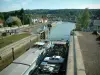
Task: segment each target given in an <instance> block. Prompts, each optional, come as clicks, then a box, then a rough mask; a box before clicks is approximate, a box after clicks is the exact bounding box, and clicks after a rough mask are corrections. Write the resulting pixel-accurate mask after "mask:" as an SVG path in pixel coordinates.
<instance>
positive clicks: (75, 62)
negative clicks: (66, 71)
mask: <svg viewBox="0 0 100 75" xmlns="http://www.w3.org/2000/svg"><path fill="white" fill-rule="evenodd" d="M74 34H75V33H74V31H73V55H74V57H73V59H74V75H77V61H76V48H75V38H74Z"/></svg>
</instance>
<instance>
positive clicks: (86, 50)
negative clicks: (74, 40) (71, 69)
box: [78, 32, 100, 75]
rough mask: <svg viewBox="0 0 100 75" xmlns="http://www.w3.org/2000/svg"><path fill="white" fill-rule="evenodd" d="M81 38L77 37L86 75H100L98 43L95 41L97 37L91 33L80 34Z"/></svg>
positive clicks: (99, 45) (99, 43)
mask: <svg viewBox="0 0 100 75" xmlns="http://www.w3.org/2000/svg"><path fill="white" fill-rule="evenodd" d="M80 34H82V35H83V36H78V40H79V44H80V48H81V52H82V55H83V60H84V64H85V70H86V75H100V41H96V38H97V36H96V35H92V33H91V32H80Z"/></svg>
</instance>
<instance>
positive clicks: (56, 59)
mask: <svg viewBox="0 0 100 75" xmlns="http://www.w3.org/2000/svg"><path fill="white" fill-rule="evenodd" d="M44 61H47V62H48V63H63V62H64V58H62V57H61V56H52V57H46V58H45V59H44Z"/></svg>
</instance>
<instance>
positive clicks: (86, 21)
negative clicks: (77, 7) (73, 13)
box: [81, 8, 90, 28]
mask: <svg viewBox="0 0 100 75" xmlns="http://www.w3.org/2000/svg"><path fill="white" fill-rule="evenodd" d="M89 23H90V14H89V11H88V8H86V9H85V10H84V12H83V14H82V18H81V26H82V28H87V27H88V25H89Z"/></svg>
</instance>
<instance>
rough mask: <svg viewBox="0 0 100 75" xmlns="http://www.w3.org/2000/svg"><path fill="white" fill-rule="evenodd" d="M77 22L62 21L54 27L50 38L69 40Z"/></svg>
mask: <svg viewBox="0 0 100 75" xmlns="http://www.w3.org/2000/svg"><path fill="white" fill-rule="evenodd" d="M74 26H75V23H70V22H62V23H57V25H56V26H55V27H52V29H51V32H50V34H49V40H69V36H70V31H71V30H72V29H74Z"/></svg>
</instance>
